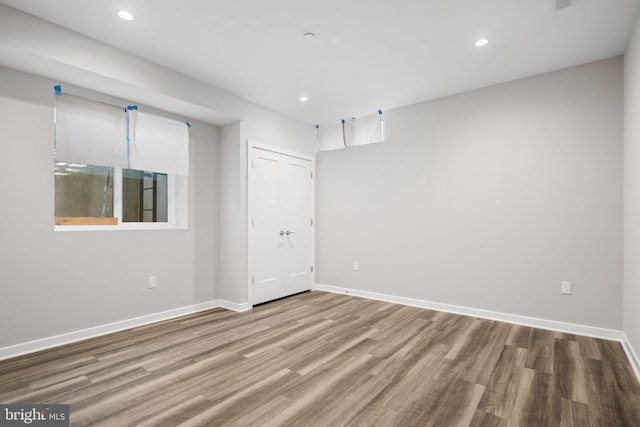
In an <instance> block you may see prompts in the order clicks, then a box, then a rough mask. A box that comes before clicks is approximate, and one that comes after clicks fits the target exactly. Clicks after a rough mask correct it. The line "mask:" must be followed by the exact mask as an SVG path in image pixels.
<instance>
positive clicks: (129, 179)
mask: <svg viewBox="0 0 640 427" xmlns="http://www.w3.org/2000/svg"><path fill="white" fill-rule="evenodd" d="M122 194H123V202H122V221H123V222H167V212H168V209H167V206H168V203H167V175H166V174H163V173H155V172H145V171H139V170H134V169H123V170H122Z"/></svg>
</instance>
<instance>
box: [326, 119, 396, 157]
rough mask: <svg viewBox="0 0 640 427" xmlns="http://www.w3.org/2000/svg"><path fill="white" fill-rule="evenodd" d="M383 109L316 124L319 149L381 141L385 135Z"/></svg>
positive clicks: (333, 148)
mask: <svg viewBox="0 0 640 427" xmlns="http://www.w3.org/2000/svg"><path fill="white" fill-rule="evenodd" d="M382 126H383V120H382V111H378V112H377V113H376V114H369V115H368V116H365V117H361V118H358V119H356V118H353V119H351V120H346V121H345V120H343V121H342V122H341V123H335V124H331V125H322V126H316V139H317V142H318V151H327V150H337V149H340V148H346V147H355V146H358V145H365V144H373V143H375V142H381V141H383V139H384V135H383V128H382Z"/></svg>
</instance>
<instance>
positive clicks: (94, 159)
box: [54, 92, 189, 230]
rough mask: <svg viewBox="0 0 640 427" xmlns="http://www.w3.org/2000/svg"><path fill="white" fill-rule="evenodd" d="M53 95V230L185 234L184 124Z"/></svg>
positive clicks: (131, 108) (186, 142)
mask: <svg viewBox="0 0 640 427" xmlns="http://www.w3.org/2000/svg"><path fill="white" fill-rule="evenodd" d="M58 95H59V96H56V110H55V150H54V152H55V159H54V162H55V164H54V181H55V226H56V227H55V229H56V230H87V229H148V228H152V229H153V228H186V219H187V218H186V212H187V209H186V206H187V180H188V178H187V175H188V153H189V152H188V138H189V136H188V127H189V125H188V123H184V122H178V121H176V120H171V119H167V118H165V117H160V116H155V115H151V114H148V113H143V112H140V111H138V109H137V107H128V108H127V109H124V108H118V107H114V106H111V105H105V104H100V103H97V102H92V101H89V100H86V99H82V98H78V97H74V96H71V95H67V94H65V95H61V94H60V93H59V92H58Z"/></svg>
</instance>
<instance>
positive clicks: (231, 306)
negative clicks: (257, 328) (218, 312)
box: [218, 299, 252, 313]
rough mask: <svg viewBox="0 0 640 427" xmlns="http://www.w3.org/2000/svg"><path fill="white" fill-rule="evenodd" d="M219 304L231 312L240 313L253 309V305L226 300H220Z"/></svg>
mask: <svg viewBox="0 0 640 427" xmlns="http://www.w3.org/2000/svg"><path fill="white" fill-rule="evenodd" d="M218 302H219V304H220V305H219V307H221V308H225V309H227V310H231V311H237V312H240V313H241V312H243V311H248V310H251V308H252V305H251V304H249V303H248V302H243V303H242V304H238V303H237V302H231V301H227V300H224V299H220V300H218Z"/></svg>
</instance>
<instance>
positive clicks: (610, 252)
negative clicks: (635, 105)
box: [316, 57, 637, 329]
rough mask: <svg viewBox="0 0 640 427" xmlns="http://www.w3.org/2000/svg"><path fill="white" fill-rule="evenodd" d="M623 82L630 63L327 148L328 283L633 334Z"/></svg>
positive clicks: (538, 83) (411, 110)
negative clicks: (566, 285) (381, 137)
mask: <svg viewBox="0 0 640 427" xmlns="http://www.w3.org/2000/svg"><path fill="white" fill-rule="evenodd" d="M622 79H623V74H622V59H621V58H620V57H618V58H612V59H608V60H604V61H600V62H596V63H592V64H587V65H583V66H578V67H574V68H570V69H566V70H562V71H557V72H553V73H549V74H544V75H540V76H536V77H532V78H527V79H523V80H518V81H514V82H510V83H506V84H501V85H497V86H493V87H489V88H485V89H481V90H477V91H473V92H468V93H464V94H460V95H456V96H451V97H448V98H444V99H439V100H435V101H431V102H425V103H421V104H417V105H413V106H408V107H404V108H399V109H396V110H392V111H386V112H385V141H384V142H383V143H380V144H373V145H368V146H361V147H355V148H351V149H346V150H338V151H332V152H322V153H320V154H319V155H318V165H317V169H318V174H317V176H318V181H317V205H316V206H317V278H318V280H317V281H318V283H321V284H325V285H333V286H340V287H347V288H353V289H358V290H366V291H372V292H380V293H385V294H391V295H396V296H403V297H410V298H417V299H422V300H428V301H433V302H439V303H448V304H454V305H460V306H466V307H473V308H479V309H484V310H492V311H498V312H503V313H513V314H518V315H523V316H531V317H537V318H544V319H549V320H557V321H564V322H572V323H578V324H583V325H592V326H599V327H605V328H613V329H621V327H622V221H621V219H622V107H623V102H622V99H623V98H622ZM636 217H637V216H636ZM353 261H359V263H360V270H359V271H353ZM561 281H571V282H572V283H573V286H574V292H573V295H571V296H564V295H561V294H560V282H561Z"/></svg>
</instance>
